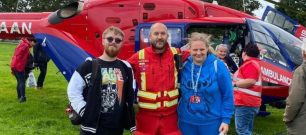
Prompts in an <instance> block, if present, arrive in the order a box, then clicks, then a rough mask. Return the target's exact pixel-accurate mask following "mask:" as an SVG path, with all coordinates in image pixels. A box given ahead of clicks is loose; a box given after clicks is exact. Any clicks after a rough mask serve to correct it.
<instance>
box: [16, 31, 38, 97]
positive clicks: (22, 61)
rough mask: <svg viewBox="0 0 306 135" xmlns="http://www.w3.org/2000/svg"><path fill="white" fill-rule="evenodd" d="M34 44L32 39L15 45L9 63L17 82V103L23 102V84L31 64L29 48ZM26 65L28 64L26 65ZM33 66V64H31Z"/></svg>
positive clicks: (23, 40) (26, 39)
mask: <svg viewBox="0 0 306 135" xmlns="http://www.w3.org/2000/svg"><path fill="white" fill-rule="evenodd" d="M35 44H36V40H35V38H34V37H28V38H22V39H21V41H20V43H19V44H18V45H17V47H16V49H15V52H14V54H13V57H12V61H11V65H10V66H11V71H12V73H13V75H14V76H15V77H16V80H17V97H18V99H19V102H25V101H26V96H25V82H26V78H27V77H28V74H29V71H30V70H29V69H28V68H26V67H28V66H27V65H29V63H30V64H31V62H29V61H30V59H29V56H30V48H31V47H33V46H34V45H35ZM27 63H28V64H27ZM32 64H33V63H32Z"/></svg>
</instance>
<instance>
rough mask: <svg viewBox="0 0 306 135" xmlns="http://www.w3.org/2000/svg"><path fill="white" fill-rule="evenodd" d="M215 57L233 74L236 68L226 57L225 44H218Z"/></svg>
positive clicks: (231, 60)
mask: <svg viewBox="0 0 306 135" xmlns="http://www.w3.org/2000/svg"><path fill="white" fill-rule="evenodd" d="M216 55H217V57H218V58H219V59H220V60H222V61H223V62H224V63H225V65H226V66H227V68H228V70H229V71H230V72H231V73H232V74H234V73H235V72H236V71H237V69H238V67H237V65H236V63H235V62H234V61H233V59H232V58H231V57H229V56H228V48H227V45H225V44H219V45H217V47H216Z"/></svg>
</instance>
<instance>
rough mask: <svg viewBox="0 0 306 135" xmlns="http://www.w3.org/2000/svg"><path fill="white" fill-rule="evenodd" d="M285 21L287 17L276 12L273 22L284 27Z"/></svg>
mask: <svg viewBox="0 0 306 135" xmlns="http://www.w3.org/2000/svg"><path fill="white" fill-rule="evenodd" d="M284 22H285V17H283V16H281V15H280V14H276V16H275V18H274V20H273V24H274V25H276V26H278V27H283V25H284Z"/></svg>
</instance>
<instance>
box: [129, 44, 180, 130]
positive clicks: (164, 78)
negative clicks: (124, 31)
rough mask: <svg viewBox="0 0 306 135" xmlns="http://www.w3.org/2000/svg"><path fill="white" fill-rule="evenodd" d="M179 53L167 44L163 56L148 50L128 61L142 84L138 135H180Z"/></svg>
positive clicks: (139, 97) (139, 89) (137, 122)
mask: <svg viewBox="0 0 306 135" xmlns="http://www.w3.org/2000/svg"><path fill="white" fill-rule="evenodd" d="M177 53H179V50H178V49H176V48H172V47H169V45H168V44H167V45H166V48H165V51H164V52H163V53H161V54H160V53H155V52H154V50H153V48H152V47H147V48H144V49H142V50H140V51H138V53H136V54H134V55H133V56H132V57H131V58H130V59H128V62H129V63H130V64H131V65H132V67H133V70H134V73H135V78H136V81H137V84H138V85H137V86H138V93H137V98H138V106H139V112H138V113H137V119H136V126H137V130H136V135H144V134H146V135H147V134H148V135H154V134H160V135H164V134H167V135H168V134H173V135H180V131H179V129H178V127H177V114H176V108H177V104H178V95H179V91H178V72H177V69H176V67H175V61H174V55H175V54H177Z"/></svg>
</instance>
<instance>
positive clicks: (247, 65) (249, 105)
mask: <svg viewBox="0 0 306 135" xmlns="http://www.w3.org/2000/svg"><path fill="white" fill-rule="evenodd" d="M258 55H259V49H258V47H257V46H256V45H254V44H248V45H247V46H246V47H245V48H244V50H243V52H242V59H243V61H244V62H243V64H242V65H241V66H240V68H239V69H238V71H237V72H236V73H235V74H234V78H233V81H234V99H235V126H236V132H237V133H238V134H239V135H252V131H253V121H254V117H255V115H256V114H257V112H258V110H259V107H260V105H261V91H262V86H261V72H260V65H259V61H260V60H259V59H258Z"/></svg>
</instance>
